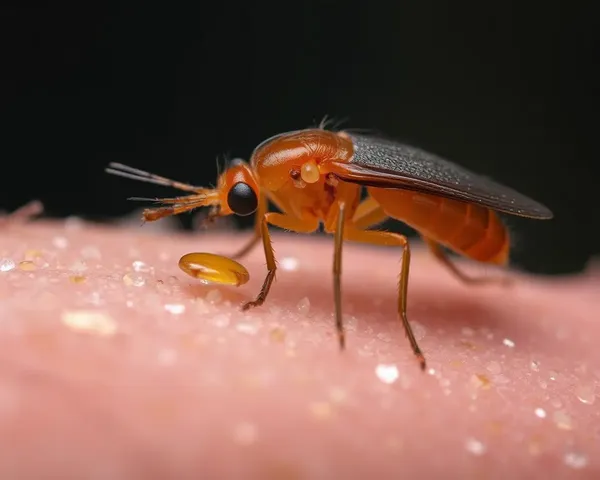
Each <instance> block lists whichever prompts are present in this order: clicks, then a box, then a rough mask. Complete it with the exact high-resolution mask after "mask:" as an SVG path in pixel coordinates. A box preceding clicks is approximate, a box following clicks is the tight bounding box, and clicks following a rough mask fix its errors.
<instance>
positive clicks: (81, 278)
mask: <svg viewBox="0 0 600 480" xmlns="http://www.w3.org/2000/svg"><path fill="white" fill-rule="evenodd" d="M69 280H71V282H73V283H84V282H85V281H86V280H87V278H86V277H84V276H83V275H71V276H70V277H69Z"/></svg>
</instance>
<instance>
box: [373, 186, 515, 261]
mask: <svg viewBox="0 0 600 480" xmlns="http://www.w3.org/2000/svg"><path fill="white" fill-rule="evenodd" d="M368 190H369V194H370V195H371V196H372V197H373V198H374V199H375V200H376V201H377V202H378V203H379V204H380V205H381V207H382V208H383V210H384V211H385V213H386V214H387V215H389V216H390V217H392V218H395V219H397V220H400V221H402V222H404V223H406V224H407V225H410V226H411V227H412V228H414V229H416V230H417V231H418V232H419V233H421V234H422V235H423V236H425V237H427V238H429V239H431V240H434V241H436V242H438V243H440V244H442V245H445V246H446V247H448V248H450V249H451V250H454V251H455V252H457V253H460V254H462V255H464V256H466V257H469V258H472V259H473V260H478V261H480V262H486V263H493V264H499V265H502V264H505V263H506V262H507V261H508V253H509V245H510V240H509V235H508V231H507V229H506V227H505V226H504V224H503V223H502V221H501V220H500V218H499V217H498V215H496V213H495V212H493V211H492V210H490V209H488V208H485V207H481V206H479V205H475V204H471V203H465V202H460V201H456V200H450V199H447V198H443V197H436V196H433V195H426V194H422V193H417V192H412V191H408V190H395V189H394V190H392V189H380V188H369V189H368Z"/></svg>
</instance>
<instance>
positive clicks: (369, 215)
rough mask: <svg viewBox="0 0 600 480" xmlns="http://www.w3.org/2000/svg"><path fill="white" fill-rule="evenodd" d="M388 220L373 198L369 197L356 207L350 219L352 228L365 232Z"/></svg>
mask: <svg viewBox="0 0 600 480" xmlns="http://www.w3.org/2000/svg"><path fill="white" fill-rule="evenodd" d="M388 218H389V217H388V216H387V215H386V213H385V212H384V211H383V208H381V205H379V203H377V202H376V201H375V199H374V198H373V197H370V196H369V197H367V198H365V199H364V200H363V201H362V202H360V204H359V205H358V206H357V207H356V211H355V212H354V215H353V217H352V226H353V228H357V229H358V230H366V229H367V228H370V227H373V226H375V225H377V224H379V223H382V222H383V221H384V220H387V219H388Z"/></svg>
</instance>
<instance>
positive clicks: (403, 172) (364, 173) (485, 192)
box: [335, 133, 553, 219]
mask: <svg viewBox="0 0 600 480" xmlns="http://www.w3.org/2000/svg"><path fill="white" fill-rule="evenodd" d="M347 135H348V136H349V137H350V138H351V139H352V142H353V143H354V156H353V158H352V160H351V161H350V162H349V163H345V164H342V163H339V164H336V165H337V167H339V169H338V168H336V172H335V174H336V175H338V176H339V177H340V178H341V179H342V180H345V181H348V182H353V183H359V184H362V185H369V186H375V187H382V188H402V189H406V190H414V191H419V192H423V193H429V194H432V195H437V196H441V197H447V198H450V199H455V200H462V201H466V202H471V203H475V204H479V205H482V206H485V207H488V208H490V209H493V210H497V211H500V212H504V213H509V214H512V215H518V216H522V217H529V218H536V219H550V218H552V216H553V214H552V212H551V211H550V210H549V209H548V208H546V207H545V206H544V205H542V204H540V203H538V202H536V201H534V200H532V199H530V198H528V197H526V196H524V195H521V194H520V193H518V192H516V191H514V190H512V189H510V188H508V187H505V186H503V185H500V184H498V183H496V182H494V181H492V180H488V179H487V178H484V177H481V176H479V175H477V174H475V173H473V172H470V171H469V170H467V169H464V168H462V167H460V166H458V165H455V164H454V163H451V162H449V161H448V160H445V159H443V158H440V157H438V156H437V155H434V154H431V153H428V152H425V151H423V150H420V149H418V148H415V147H411V146H409V145H404V144H401V143H397V142H393V141H390V140H385V139H380V138H374V137H368V136H363V135H356V134H349V133H348V134H347Z"/></svg>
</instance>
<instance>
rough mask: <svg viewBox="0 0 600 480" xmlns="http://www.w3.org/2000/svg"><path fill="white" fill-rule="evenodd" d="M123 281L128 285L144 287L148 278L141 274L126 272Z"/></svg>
mask: <svg viewBox="0 0 600 480" xmlns="http://www.w3.org/2000/svg"><path fill="white" fill-rule="evenodd" d="M123 283H124V284H125V285H127V286H128V287H143V286H144V285H145V284H146V279H145V278H144V277H142V276H141V275H136V274H133V273H126V274H125V275H123Z"/></svg>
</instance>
